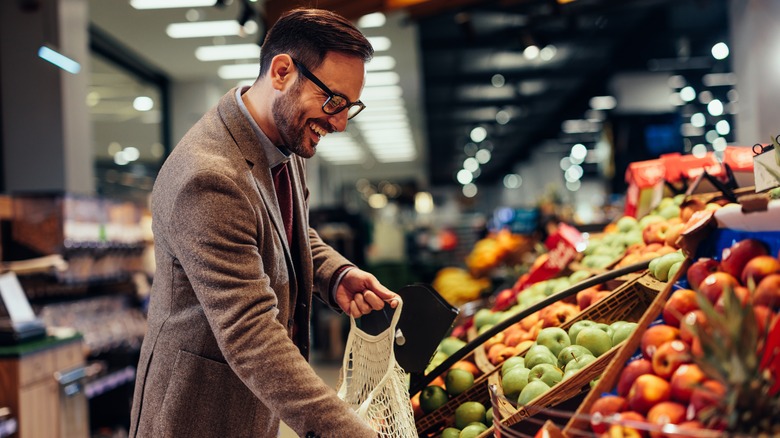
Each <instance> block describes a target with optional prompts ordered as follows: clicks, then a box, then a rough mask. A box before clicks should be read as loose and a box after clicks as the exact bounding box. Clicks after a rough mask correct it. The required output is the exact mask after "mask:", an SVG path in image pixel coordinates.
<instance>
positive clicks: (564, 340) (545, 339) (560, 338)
mask: <svg viewBox="0 0 780 438" xmlns="http://www.w3.org/2000/svg"><path fill="white" fill-rule="evenodd" d="M536 343H537V344H539V345H544V346H545V347H547V348H549V349H550V352H551V353H552V354H554V355H555V357H556V358H557V357H558V353H560V352H561V350H563V349H564V348H565V347H568V346H569V345H571V340H570V339H569V334H568V333H566V330H564V329H562V328H560V327H545V328H543V329H542V330H541V331H540V332H539V334H538V335H537V336H536Z"/></svg>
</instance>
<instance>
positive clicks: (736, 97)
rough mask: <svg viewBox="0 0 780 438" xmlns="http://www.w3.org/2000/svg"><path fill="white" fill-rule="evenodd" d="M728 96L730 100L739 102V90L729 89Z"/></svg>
mask: <svg viewBox="0 0 780 438" xmlns="http://www.w3.org/2000/svg"><path fill="white" fill-rule="evenodd" d="M726 97H728V99H729V102H732V103H733V102H739V92H737V90H734V89H731V90H729V91H728V93H726Z"/></svg>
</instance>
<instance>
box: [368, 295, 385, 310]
mask: <svg viewBox="0 0 780 438" xmlns="http://www.w3.org/2000/svg"><path fill="white" fill-rule="evenodd" d="M363 298H364V299H365V300H366V302H367V303H368V304H369V305H370V306H371V308H372V309H374V310H382V308H384V307H385V302H384V300H382V299H381V298H379V297H378V296H377V294H375V293H374V292H373V291H370V290H367V291H365V292H363Z"/></svg>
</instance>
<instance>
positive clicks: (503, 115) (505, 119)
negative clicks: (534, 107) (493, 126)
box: [496, 110, 512, 125]
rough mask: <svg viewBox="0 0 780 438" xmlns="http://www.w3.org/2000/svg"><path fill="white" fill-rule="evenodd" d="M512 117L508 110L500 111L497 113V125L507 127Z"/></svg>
mask: <svg viewBox="0 0 780 438" xmlns="http://www.w3.org/2000/svg"><path fill="white" fill-rule="evenodd" d="M511 118H512V117H511V116H510V115H509V111H507V110H499V111H497V112H496V123H498V124H499V125H506V124H507V123H509V120H510V119H511Z"/></svg>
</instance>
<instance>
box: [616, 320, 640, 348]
mask: <svg viewBox="0 0 780 438" xmlns="http://www.w3.org/2000/svg"><path fill="white" fill-rule="evenodd" d="M636 325H637V324H636V323H635V322H624V323H623V324H621V325H619V326H617V328H616V329H614V331H613V333H612V345H617V344H619V343H621V342H623V341H625V340H626V339H628V337H629V336H631V333H633V332H634V330H636Z"/></svg>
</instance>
